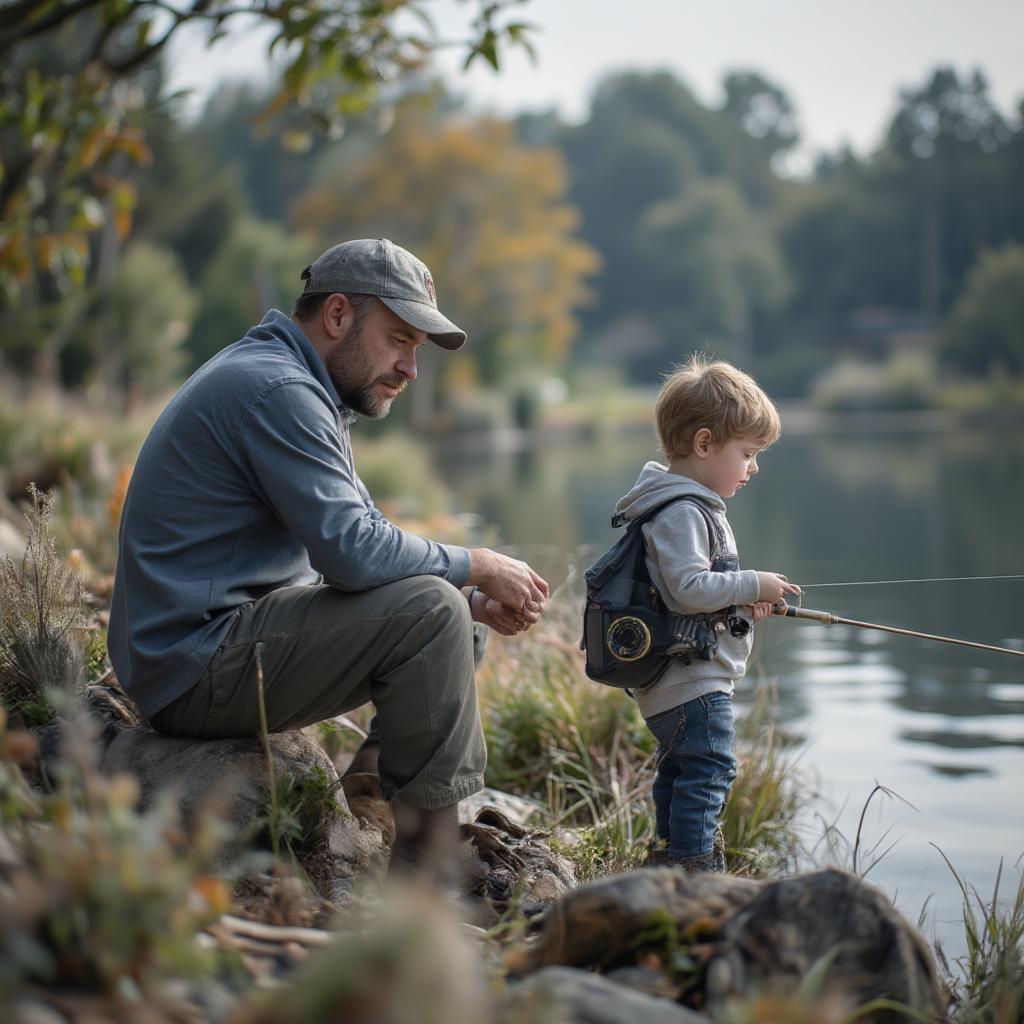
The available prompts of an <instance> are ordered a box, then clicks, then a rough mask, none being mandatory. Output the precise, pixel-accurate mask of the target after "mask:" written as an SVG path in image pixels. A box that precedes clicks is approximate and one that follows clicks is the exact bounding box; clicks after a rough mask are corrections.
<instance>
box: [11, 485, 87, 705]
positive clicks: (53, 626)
mask: <svg viewBox="0 0 1024 1024" xmlns="http://www.w3.org/2000/svg"><path fill="white" fill-rule="evenodd" d="M29 493H30V495H31V498H32V504H31V507H30V508H29V510H28V512H27V513H26V515H25V518H26V520H27V521H28V546H27V548H26V550H25V556H24V558H23V559H22V562H21V565H20V566H19V565H15V563H14V560H13V559H12V558H11V557H10V556H9V555H8V556H5V557H4V558H3V560H2V561H0V698H2V699H3V701H4V703H5V704H6V705H7V706H8V707H9V708H10V709H11V710H12V712H14V713H15V714H16V715H17V716H18V717H20V718H21V719H23V720H28V721H33V722H36V723H39V722H40V721H46V720H48V719H49V718H50V717H51V716H52V714H53V710H52V706H51V700H50V697H49V695H48V691H49V690H50V689H55V690H59V691H64V692H66V693H72V694H77V693H78V692H79V691H80V690H81V689H82V688H83V686H84V685H85V677H86V659H85V656H84V653H83V650H82V643H81V629H82V627H83V626H84V625H85V601H84V593H83V589H82V581H81V578H80V577H79V575H78V573H77V572H76V571H75V570H74V569H73V568H72V567H71V566H70V565H69V564H68V563H67V562H66V561H65V560H64V559H63V558H62V557H61V555H60V553H59V552H58V550H57V543H56V541H55V540H54V538H53V537H52V536H51V535H50V533H49V528H48V524H49V520H50V517H51V516H52V514H53V497H52V496H51V495H47V494H43V493H42V492H40V491H39V490H38V489H37V488H36V486H35V485H34V484H33V485H32V486H31V487H30V488H29Z"/></svg>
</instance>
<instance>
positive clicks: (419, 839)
mask: <svg viewBox="0 0 1024 1024" xmlns="http://www.w3.org/2000/svg"><path fill="white" fill-rule="evenodd" d="M391 810H392V812H393V813H394V816H395V842H394V844H393V845H392V847H391V861H390V864H389V865H388V876H389V877H402V878H410V877H424V878H428V879H430V880H432V881H434V882H437V883H439V884H442V885H451V884H453V883H455V882H457V880H458V846H459V805H458V804H450V805H449V806H448V807H437V808H434V809H432V810H426V809H424V808H422V807H413V805H412V804H408V803H406V802H405V801H404V800H402V799H401V797H397V796H396V797H395V798H394V799H393V800H392V801H391Z"/></svg>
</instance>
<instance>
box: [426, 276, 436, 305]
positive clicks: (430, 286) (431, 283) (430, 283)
mask: <svg viewBox="0 0 1024 1024" xmlns="http://www.w3.org/2000/svg"><path fill="white" fill-rule="evenodd" d="M423 286H424V288H426V289H427V294H428V295H429V296H430V301H431V302H432V303H433V304H434V305H435V306H436V305H437V292H436V291H434V279H433V278H432V277H431V276H430V271H429V270H427V268H426V267H424V268H423Z"/></svg>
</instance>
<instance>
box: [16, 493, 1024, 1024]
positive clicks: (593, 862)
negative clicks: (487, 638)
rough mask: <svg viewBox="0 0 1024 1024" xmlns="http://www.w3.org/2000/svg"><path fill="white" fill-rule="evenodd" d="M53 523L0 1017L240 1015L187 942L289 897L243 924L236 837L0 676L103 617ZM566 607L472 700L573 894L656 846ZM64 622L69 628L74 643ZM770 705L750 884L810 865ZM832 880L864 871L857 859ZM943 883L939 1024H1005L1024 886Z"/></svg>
mask: <svg viewBox="0 0 1024 1024" xmlns="http://www.w3.org/2000/svg"><path fill="white" fill-rule="evenodd" d="M50 508H51V506H50V504H49V503H48V501H47V499H45V498H44V497H43V496H41V495H36V496H34V503H33V506H32V511H31V513H30V524H29V527H30V535H31V537H32V546H31V549H30V551H29V558H28V559H27V560H26V561H25V562H24V563H23V565H22V569H21V572H20V574H19V572H18V569H17V567H16V566H15V564H14V563H13V561H8V562H6V563H5V564H4V574H3V579H2V583H3V587H4V593H3V599H4V603H5V606H9V607H12V608H16V610H17V614H18V615H19V616H21V618H22V626H24V627H25V628H23V629H21V631H20V632H19V631H18V630H17V629H16V630H14V631H13V632H12V631H11V630H10V629H8V628H7V626H8V625H10V623H6V622H5V628H4V630H3V632H2V633H0V669H2V671H3V672H4V673H5V675H4V676H3V679H4V680H5V686H4V689H3V691H2V692H3V705H4V708H3V709H2V711H0V843H2V847H0V854H2V856H0V910H2V913H0V948H2V950H3V954H4V955H3V957H2V962H3V968H2V971H0V1002H2V1001H6V1005H7V1006H9V1007H10V1006H14V1005H15V1004H16V1003H18V1001H19V1000H24V999H26V998H30V997H32V996H33V993H36V994H38V993H39V992H41V991H42V990H43V987H45V988H46V989H47V990H49V991H53V992H57V993H61V992H67V993H71V995H69V996H68V997H67V998H68V999H69V1000H71V1001H72V1002H73V1001H74V999H75V998H81V997H82V995H83V993H92V994H93V997H94V998H95V999H97V1000H100V999H102V1000H108V1001H112V1002H111V1003H110V1005H115V1004H116V1005H117V1006H119V1007H120V1009H119V1010H118V1011H117V1013H120V1014H122V1015H123V1014H124V1013H126V1012H129V1013H130V1007H131V1006H132V1005H141V1003H142V1002H143V1001H144V1002H145V1003H146V1004H147V1005H149V1006H151V1007H156V1008H157V1012H166V1014H168V1016H167V1018H166V1019H174V1018H173V1013H174V1012H175V1011H174V1009H173V1007H174V1005H175V1004H174V997H173V992H174V990H175V985H178V986H179V988H180V986H182V985H186V984H187V985H191V986H192V988H193V991H196V990H197V991H200V992H201V991H203V989H204V986H206V985H212V984H213V983H214V981H216V983H217V984H218V985H226V986H228V987H229V988H233V989H234V991H235V992H236V996H238V998H241V999H242V1001H243V1002H248V1001H249V1000H250V996H248V995H245V994H244V993H245V991H246V990H247V987H248V986H249V985H250V984H251V980H247V978H248V976H247V974H246V971H245V969H244V967H243V965H241V964H240V963H239V962H238V960H237V958H235V957H233V956H231V955H227V954H225V953H224V952H223V951H221V952H218V951H217V950H216V948H213V947H211V943H210V941H208V940H207V941H205V942H204V941H202V940H201V939H200V936H201V935H202V934H204V929H206V928H209V927H211V926H215V924H216V921H217V920H218V918H219V917H220V915H222V914H224V913H228V912H235V913H243V914H245V915H246V916H254V917H255V918H257V919H259V918H260V916H261V913H262V914H264V915H265V919H267V920H271V921H272V922H273V923H275V924H282V923H283V924H287V923H288V919H289V914H295V915H297V916H296V917H295V918H294V920H295V921H296V923H300V922H304V921H306V920H308V911H306V910H304V909H302V908H303V907H304V903H305V901H304V899H303V897H302V895H301V893H302V886H301V884H300V885H299V888H298V890H296V892H295V893H293V895H292V897H291V898H290V901H289V900H283V899H282V898H281V895H280V891H278V892H277V893H276V894H275V895H274V896H273V897H272V898H270V899H268V900H267V901H266V902H265V903H262V904H261V902H260V900H258V899H257V900H253V899H251V898H250V899H247V900H246V901H245V903H244V909H242V907H241V905H240V900H241V897H240V890H239V889H238V888H237V883H238V877H237V874H235V873H228V874H224V873H222V872H220V873H219V872H218V871H217V869H216V868H215V867H214V866H213V865H214V863H215V858H216V853H217V850H218V849H219V848H220V846H221V844H222V843H223V842H225V841H226V840H227V839H229V838H230V836H229V835H228V834H227V832H226V830H225V826H224V825H223V823H221V822H220V821H218V819H217V818H216V817H215V816H209V817H208V818H207V817H204V819H203V820H202V821H200V822H199V823H198V825H196V824H193V827H192V828H191V829H190V830H189V832H188V833H187V834H186V833H185V832H184V831H183V830H182V829H181V827H180V823H179V822H178V821H177V819H176V810H175V803H174V801H173V800H158V801H156V803H155V804H154V805H153V806H152V807H151V808H150V809H149V810H147V811H144V812H139V811H138V810H136V801H137V800H138V796H139V791H138V787H137V785H136V784H135V783H134V782H133V781H132V779H131V778H130V777H127V776H116V777H113V778H111V777H107V776H104V775H102V774H101V773H99V772H98V770H97V768H96V762H95V755H94V753H93V752H92V746H91V740H90V733H91V730H90V727H89V725H88V723H87V720H86V719H85V718H84V717H82V712H81V710H80V709H77V708H76V702H75V700H74V692H75V690H76V689H79V688H80V685H81V680H80V679H78V676H76V680H78V684H77V686H74V687H68V686H65V687H53V686H51V685H49V683H50V682H52V681H53V680H51V679H50V676H49V675H46V674H45V673H44V674H43V675H39V674H36V675H34V676H32V677H31V678H30V679H29V681H28V682H26V681H25V677H24V676H23V675H20V676H18V683H19V687H21V688H20V689H18V690H16V691H12V690H11V689H10V688H9V687H8V686H7V685H6V683H7V681H9V679H10V678H11V677H10V675H9V674H6V673H8V670H9V669H10V668H11V666H12V665H16V660H15V659H14V658H12V655H24V653H25V650H26V646H27V647H28V648H31V649H32V650H34V651H36V652H37V653H38V652H44V653H46V652H49V653H52V651H53V649H54V645H55V644H57V645H60V646H62V649H63V650H64V651H65V652H71V654H72V660H74V658H75V657H77V658H81V656H82V654H83V652H84V650H85V641H86V638H89V637H90V636H91V635H92V630H93V628H94V627H95V626H96V625H97V623H98V622H101V621H102V615H100V616H97V615H96V612H95V610H93V611H88V610H86V609H85V608H84V607H83V606H82V605H81V603H80V601H79V595H80V587H81V586H82V581H79V580H78V579H77V578H76V573H75V572H74V571H73V570H72V569H71V568H69V566H68V563H67V559H66V555H65V553H64V552H63V551H62V550H60V549H59V548H58V546H57V545H56V543H55V541H54V539H53V537H52V536H51V535H50V534H49V532H48V516H49V513H50ZM85 582H88V581H85ZM575 608H576V598H575V595H571V594H568V593H563V595H562V596H561V597H560V598H559V599H558V600H556V602H555V603H554V607H553V608H552V611H551V614H550V615H549V616H548V617H547V618H546V620H545V622H544V623H543V625H542V626H541V627H538V628H537V629H536V630H535V631H533V632H532V633H530V634H528V635H527V636H526V637H525V638H520V639H515V640H507V639H502V638H499V637H494V638H493V640H492V644H491V649H490V650H489V652H488V655H487V657H486V659H485V662H484V665H483V667H482V668H481V672H480V678H479V686H480V694H481V714H482V717H483V721H484V725H485V731H486V733H487V737H488V743H489V747H490V751H491V759H490V765H489V768H488V776H487V783H488V784H489V785H490V786H492V787H495V788H497V789H501V790H504V791H506V792H509V793H511V794H515V795H518V796H520V797H522V798H523V799H524V800H525V801H527V802H528V805H529V806H530V807H532V808H533V817H532V819H531V827H532V828H535V829H541V830H543V831H544V832H546V833H548V834H549V835H550V837H551V838H550V843H551V846H552V848H553V849H555V850H557V851H558V852H560V853H562V854H563V855H564V856H566V857H567V858H568V859H569V860H570V861H571V863H572V864H573V866H574V867H575V870H576V872H577V875H578V877H579V879H580V880H581V881H584V880H587V879H593V878H599V877H601V876H603V875H607V874H610V873H613V872H618V871H622V870H628V869H631V868H634V867H636V866H638V865H640V864H642V863H643V861H644V859H645V857H646V854H647V850H648V846H649V844H650V842H651V840H652V838H653V830H652V823H651V811H650V805H649V797H648V793H649V785H650V777H651V771H652V754H653V750H652V744H651V740H650V738H649V736H648V734H647V732H646V730H645V729H644V727H643V724H642V722H641V720H640V719H639V717H638V715H637V714H636V712H635V709H634V708H633V707H632V706H631V705H630V703H629V701H628V699H627V698H626V697H625V696H624V695H623V694H622V693H620V692H618V691H613V690H611V689H606V688H603V687H598V686H595V685H593V684H590V683H589V682H588V681H586V679H585V678H584V677H583V674H582V670H581V661H580V657H579V654H578V652H577V650H576V646H575V639H576V637H575V628H576V621H575V620H576V618H577V615H576V613H575ZM69 616H70V618H69ZM7 618H8V619H11V614H8V615H7ZM11 621H12V622H13V619H11ZM68 626H70V627H73V628H74V629H78V630H79V631H80V632H79V633H78V637H79V638H80V641H82V642H78V641H76V640H75V638H74V636H73V635H72V633H71V632H70V631H69V629H66V628H65V627H68ZM89 643H90V645H92V646H94V642H92V641H89ZM33 645H34V646H33ZM49 653H48V654H47V657H49ZM94 658H95V651H94ZM50 661H52V659H50ZM50 661H48V662H47V664H50ZM33 663H36V662H33ZM39 664H41V662H39ZM61 664H62V665H64V664H65V661H64V660H62V662H61ZM92 677H93V678H95V674H94V675H93V676H92ZM54 678H55V677H54ZM25 686H29V687H34V690H33V691H32V694H31V695H30V696H34V697H35V699H36V700H37V701H47V702H49V703H51V704H52V705H53V706H55V707H56V708H57V710H58V711H59V713H60V715H61V718H62V720H63V721H65V722H66V723H68V727H67V728H66V730H65V733H64V735H65V737H66V739H65V745H64V752H63V754H62V758H61V760H60V762H59V766H58V767H57V768H56V769H55V768H54V766H53V762H52V761H51V763H50V765H49V773H48V774H44V775H40V773H39V768H38V742H39V741H38V739H37V735H38V734H36V733H33V732H32V731H28V727H30V726H32V725H33V721H34V720H33V717H32V716H31V715H25V714H24V706H25V705H24V696H25V692H26V691H25V690H24V687H25ZM769 694H770V691H769V688H767V687H765V688H763V689H762V691H761V694H760V696H759V698H758V699H757V700H755V701H754V702H753V703H752V704H749V705H747V706H746V707H745V708H744V709H743V710H742V714H741V720H740V728H739V739H738V753H739V758H740V771H739V776H738V779H737V782H736V785H735V787H734V790H733V793H732V796H731V798H730V802H729V807H728V809H727V813H726V816H725V819H724V821H723V826H724V831H725V835H726V845H727V855H728V862H729V869H730V871H731V872H732V873H738V874H743V875H748V876H751V877H777V876H779V875H781V874H785V873H787V872H788V871H791V870H792V869H793V868H794V867H796V866H797V865H798V863H799V862H800V861H801V858H804V863H805V864H806V863H807V861H806V857H807V856H808V843H807V842H806V839H807V837H806V836H805V835H803V834H802V832H801V828H800V825H799V818H800V815H801V812H802V811H806V810H807V803H808V801H809V800H813V796H812V795H810V794H811V790H810V788H809V787H808V786H807V785H806V781H807V780H806V779H805V778H803V777H802V775H801V769H800V766H799V760H798V754H799V748H798V747H794V746H793V745H792V744H791V743H788V742H787V741H786V739H785V737H784V736H783V735H782V733H781V732H780V731H779V729H778V727H777V726H775V725H774V723H773V720H772V704H771V701H770V697H769ZM334 752H335V753H337V750H336V749H335V751H334ZM848 848H849V847H848ZM831 849H832V851H833V852H834V851H835V850H837V849H841V845H840V844H835V843H833V844H831ZM263 856H264V857H266V855H263ZM263 866H264V867H266V866H267V865H266V864H264V865H263ZM845 866H847V867H849V868H851V869H854V870H856V869H857V867H858V865H857V863H856V860H854V861H853V862H850V863H848V864H846V865H845ZM861 867H862V868H863V865H861ZM950 868H951V870H954V866H953V865H950ZM277 870H279V871H280V873H281V877H282V878H287V877H288V876H291V877H293V878H294V870H295V869H294V866H293V865H290V864H287V863H282V864H281V866H280V868H279V869H277ZM954 873H955V871H954ZM957 883H958V884H959V885H960V887H961V890H962V894H963V914H964V935H965V948H966V952H965V954H964V955H963V956H960V957H955V958H954V959H952V960H948V959H947V958H946V957H945V955H944V954H943V952H942V950H941V949H940V950H938V956H939V962H940V964H941V965H942V967H943V968H944V971H945V975H946V986H947V989H948V991H949V992H950V995H951V998H952V999H953V1004H952V1010H951V1019H952V1020H953V1021H956V1022H963V1024H975V1022H981V1021H996V1022H1006V1024H1019V1022H1020V1021H1021V1019H1022V1018H1021V1010H1022V1008H1024V948H1022V938H1024V886H1021V887H1019V888H1018V890H1017V892H1016V894H1015V897H1014V898H1012V899H1011V900H1010V902H1009V903H1006V901H1005V900H1003V899H1001V898H1000V893H999V891H998V883H997V887H996V891H994V892H993V894H992V896H991V898H989V899H986V898H982V897H981V896H979V894H977V893H975V892H974V891H973V890H971V889H970V888H969V886H968V885H967V884H966V882H964V881H963V880H962V879H960V878H959V876H957ZM366 884H367V885H368V886H369V888H368V889H367V891H366V893H365V895H364V896H363V897H361V902H360V903H359V906H360V907H361V910H360V911H359V912H360V913H361V914H362V915H364V916H363V918H362V924H361V925H360V926H359V927H360V928H361V929H363V931H362V934H363V935H364V939H363V940H362V941H369V942H371V944H372V943H373V942H375V941H377V939H376V938H374V937H375V936H378V931H379V932H380V935H379V936H378V937H380V938H381V939H382V941H383V936H384V934H385V933H386V932H388V929H390V928H392V927H393V926H394V921H393V920H392V915H393V913H394V911H393V910H387V907H386V905H384V906H383V907H382V909H381V918H380V919H379V920H376V919H375V918H374V916H373V913H372V912H371V911H370V909H369V908H371V907H372V906H374V905H376V904H374V902H373V901H374V899H375V898H376V897H374V896H373V895H372V892H373V883H372V882H369V881H368V882H367V883H366ZM285 888H287V886H285ZM367 900H369V902H368V903H367V902H366V901H367ZM288 906H291V907H292V910H291V911H288V909H287V908H288ZM430 913H431V914H434V913H437V914H440V917H441V918H444V917H445V913H443V912H441V911H438V910H432V911H430ZM510 913H511V915H512V916H511V917H509V918H508V919H506V920H503V921H502V922H501V923H500V925H499V926H498V928H497V929H496V930H495V931H494V933H493V937H492V938H491V939H490V940H488V941H489V942H490V943H494V945H493V946H492V947H490V948H491V949H492V952H491V953H490V954H488V955H491V956H493V955H499V956H500V955H501V952H502V949H503V944H504V943H508V942H512V943H514V942H516V941H520V939H521V937H522V936H523V935H524V934H525V932H526V931H527V930H528V927H529V926H528V923H527V922H526V921H525V920H518V921H517V919H516V917H515V914H516V911H515V910H512V911H510ZM282 915H283V916H282ZM403 920H404V918H403ZM350 926H351V921H350V920H349V919H348V918H346V917H344V916H341V917H339V918H337V919H336V920H335V922H334V925H333V927H337V928H339V929H341V930H342V931H344V930H345V929H347V928H349V927H350ZM432 927H433V926H432ZM448 927H449V926H448V925H447V924H445V923H444V922H443V921H440V923H437V928H438V929H440V932H438V933H437V934H440V933H442V932H443V933H444V934H447V931H446V929H448ZM432 934H433V933H432ZM214 946H215V944H214ZM401 962H402V964H404V965H405V966H403V967H402V968H401V970H402V971H408V972H409V973H408V974H407V975H403V977H402V979H401V984H403V985H409V986H412V987H413V989H415V987H416V986H417V985H419V984H422V981H417V978H418V977H419V975H418V974H417V973H416V972H415V971H413V970H412V965H411V962H408V961H406V960H405V959H404V958H403V959H402V961H401ZM480 969H481V970H483V968H482V967H481V968H480ZM497 977H499V978H500V970H499V973H498V975H497ZM175 979H177V981H175ZM353 984H354V982H353ZM239 993H242V994H241V995H239ZM281 998H284V997H283V996H282V997H281ZM257 1002H260V1000H259V999H257ZM804 1002H805V1003H806V1005H805V1006H804V1007H803V1012H806V1013H812V1012H817V1011H816V1010H814V1000H813V998H808V999H805V1000H804ZM252 1005H254V1006H255V1005H256V1004H252ZM290 1005H292V1006H294V1005H297V1004H295V1003H294V1001H293V1002H292V1003H291V1004H290ZM126 1008H128V1009H126ZM253 1012H255V1010H254V1011H253ZM113 1019H123V1018H120V1017H116V1016H115V1017H114V1018H113ZM155 1019H157V1020H162V1019H165V1018H163V1017H159V1016H158V1017H156V1018H155ZM311 1019H312V1018H311ZM752 1019H753V1018H752ZM800 1019H804V1018H803V1017H801V1018H800ZM806 1019H812V1018H811V1017H807V1018H806Z"/></svg>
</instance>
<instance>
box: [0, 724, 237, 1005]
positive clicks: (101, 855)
mask: <svg viewBox="0 0 1024 1024" xmlns="http://www.w3.org/2000/svg"><path fill="white" fill-rule="evenodd" d="M90 731H91V730H90V728H89V725H88V723H87V722H86V721H84V720H75V721H73V722H72V728H69V729H67V730H65V734H64V743H63V754H62V760H61V762H60V764H59V765H58V768H57V770H56V780H57V785H56V790H55V791H54V792H52V793H46V794H38V793H34V792H33V791H32V790H30V789H29V787H28V785H27V783H26V782H25V779H24V778H23V776H22V774H21V770H20V767H19V763H27V762H28V761H30V760H31V758H32V756H33V748H34V741H33V740H32V738H31V737H30V736H28V735H27V734H24V733H16V732H9V731H8V730H7V728H6V723H5V721H4V719H3V715H2V711H0V825H2V834H3V836H4V838H5V841H6V851H5V857H4V865H3V884H2V885H0V1005H2V1002H3V1000H5V999H7V1000H11V999H13V998H16V996H17V994H18V992H19V991H24V990H25V989H26V988H27V987H29V986H34V985H45V986H47V987H51V986H59V987H70V988H75V989H85V990H89V991H102V992H107V993H111V994H117V995H118V996H120V997H121V998H122V999H127V1000H129V1001H139V1002H141V1000H142V999H143V998H144V997H153V996H155V995H156V988H157V983H158V982H159V980H160V979H161V978H165V977H169V976H180V975H181V974H188V973H193V972H195V971H198V970H200V969H201V968H202V967H203V966H204V964H205V960H204V958H203V957H202V956H201V954H200V952H199V947H198V946H197V945H196V944H195V942H194V937H195V934H196V932H197V931H198V930H199V929H200V928H201V927H203V925H204V924H205V923H207V922H208V921H209V920H212V919H213V918H214V917H215V916H216V915H217V914H219V913H222V912H223V911H225V910H227V909H228V906H229V902H230V898H229V894H228V890H227V888H226V886H225V885H224V884H223V883H222V882H220V881H219V880H218V879H216V878H215V877H213V876H211V875H208V874H205V873H204V869H205V865H206V864H208V863H209V862H210V860H211V858H212V857H213V856H214V854H215V853H216V851H217V850H218V849H219V848H220V844H221V842H222V840H223V838H224V832H223V826H222V825H221V824H220V823H219V822H217V821H214V820H213V819H207V818H204V819H202V820H200V821H199V822H197V825H196V827H195V829H194V830H193V832H192V834H191V839H190V840H189V842H188V844H186V839H185V834H184V832H183V831H182V829H181V827H180V823H179V821H178V811H177V803H176V800H175V798H174V797H173V795H171V794H168V795H167V797H166V799H163V800H161V801H158V802H157V803H156V804H155V805H154V806H153V808H152V809H151V810H149V811H147V812H146V813H139V812H138V811H137V810H136V809H135V807H136V803H137V800H138V795H139V794H138V784H137V783H136V782H135V781H134V779H132V778H131V777H130V776H127V775H121V776H115V777H113V778H110V777H106V776H103V775H101V774H100V772H99V771H98V769H97V767H96V760H95V752H94V750H93V747H92V744H91V740H90V738H89V734H90ZM126 1013H127V1010H126ZM125 1019H128V1017H127V1016H126V1018H125Z"/></svg>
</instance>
